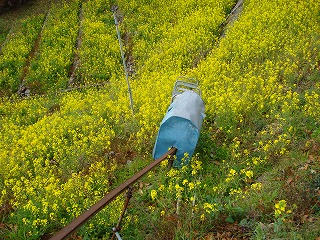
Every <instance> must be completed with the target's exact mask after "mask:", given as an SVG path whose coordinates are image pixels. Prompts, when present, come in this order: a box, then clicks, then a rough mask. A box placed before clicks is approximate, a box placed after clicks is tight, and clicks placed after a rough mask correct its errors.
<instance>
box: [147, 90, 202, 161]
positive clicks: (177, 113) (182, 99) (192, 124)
mask: <svg viewBox="0 0 320 240" xmlns="http://www.w3.org/2000/svg"><path fill="white" fill-rule="evenodd" d="M204 110H205V109H204V103H203V100H202V98H201V97H200V96H199V94H198V93H196V92H194V91H191V90H185V91H184V92H182V93H180V94H178V95H176V96H174V98H173V101H172V103H171V105H170V106H169V108H168V110H167V113H166V115H165V117H164V118H163V120H162V122H161V124H160V129H159V132H158V136H157V139H156V143H155V146H154V149H153V157H154V159H157V158H159V157H160V156H162V155H163V154H164V153H166V152H167V151H168V149H169V148H171V147H176V148H177V149H178V150H177V152H176V160H175V161H174V163H173V166H174V167H181V166H182V165H183V164H187V163H188V161H189V160H190V158H191V157H192V155H193V152H194V150H195V148H196V145H197V142H198V139H199V135H200V130H201V126H202V122H203V119H204V117H205V114H204ZM185 153H187V154H188V157H186V159H185V160H186V161H184V162H181V160H182V158H184V157H185Z"/></svg>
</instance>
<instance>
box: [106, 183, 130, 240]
mask: <svg viewBox="0 0 320 240" xmlns="http://www.w3.org/2000/svg"><path fill="white" fill-rule="evenodd" d="M132 190H133V188H132V186H129V187H128V191H127V194H126V195H127V196H126V201H125V203H124V206H123V209H122V212H121V215H120V217H119V221H118V224H117V226H116V227H114V228H113V229H112V230H113V235H112V238H111V240H114V239H115V237H117V239H118V240H121V237H120V234H119V232H120V230H121V222H122V219H123V216H124V214H125V212H126V210H127V207H128V204H129V201H130V199H131V197H132Z"/></svg>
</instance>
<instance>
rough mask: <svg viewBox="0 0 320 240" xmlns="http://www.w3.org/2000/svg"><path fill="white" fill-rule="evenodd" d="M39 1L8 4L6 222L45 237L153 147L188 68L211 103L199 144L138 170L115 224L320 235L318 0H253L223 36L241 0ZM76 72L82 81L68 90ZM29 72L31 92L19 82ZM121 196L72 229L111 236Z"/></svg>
mask: <svg viewBox="0 0 320 240" xmlns="http://www.w3.org/2000/svg"><path fill="white" fill-rule="evenodd" d="M34 2H35V5H34V8H33V10H32V9H31V14H27V15H28V16H25V15H24V14H26V13H22V14H21V15H20V18H19V20H18V21H16V22H15V24H13V25H11V23H12V20H10V18H9V15H5V14H3V15H0V21H2V20H3V21H2V22H3V23H5V21H8V22H6V23H8V25H7V26H6V27H5V29H3V30H2V31H0V34H1V35H0V41H1V42H0V43H1V46H2V48H1V53H0V93H1V96H2V98H1V103H0V129H1V131H0V138H1V141H0V149H1V150H0V186H1V189H2V190H1V192H0V206H1V210H0V215H1V224H0V237H1V238H4V239H41V238H43V239H46V238H47V237H48V236H51V235H53V234H54V233H55V232H56V231H57V230H59V229H60V228H61V227H63V226H64V225H66V224H67V223H68V222H70V221H71V220H72V219H73V218H75V217H76V216H78V215H79V214H81V213H82V212H83V211H85V209H88V208H89V207H90V206H91V205H93V204H94V203H96V202H97V201H98V200H99V199H101V198H102V197H103V196H104V194H106V193H107V192H109V191H110V190H112V189H113V188H115V187H116V186H117V185H119V184H120V183H122V182H123V181H124V180H126V179H127V178H128V177H130V176H132V175H133V174H134V173H136V172H137V171H138V170H140V169H141V168H142V167H144V166H146V165H147V164H148V163H150V162H151V161H152V156H151V152H152V148H153V144H154V141H155V138H156V134H157V131H158V127H159V124H160V122H161V119H162V118H163V116H164V114H165V111H166V109H167V107H168V105H169V102H170V96H171V90H172V87H173V84H174V82H175V79H176V78H177V77H178V76H181V75H186V76H193V77H196V78H197V79H198V80H199V82H200V87H201V89H202V92H203V99H204V102H205V105H206V115H207V116H206V118H205V121H204V124H203V127H202V130H201V136H200V139H199V142H198V145H197V148H196V153H195V155H194V156H193V158H192V160H191V163H190V164H189V165H187V166H185V167H183V168H182V169H171V170H167V169H166V166H164V165H163V166H161V167H159V168H157V169H156V170H154V171H152V172H151V173H150V174H149V175H148V176H147V177H145V178H143V179H142V180H141V181H140V182H139V184H136V185H135V186H134V190H135V191H134V197H133V199H132V200H131V204H130V206H129V209H128V211H127V213H126V217H125V221H124V223H123V228H122V230H121V236H122V237H123V238H124V239H222V238H225V239H317V237H319V236H320V228H319V226H320V224H319V223H320V218H319V214H320V212H319V210H320V206H319V201H320V195H319V187H320V183H319V182H320V175H319V170H320V166H319V161H320V155H319V149H320V130H319V124H320V122H319V120H320V81H319V79H320V73H319V72H320V55H319V52H320V51H319V50H320V16H319V12H320V5H319V3H318V1H317V0H309V1H299V0H294V1H292V0H290V1H289V0H272V1H270V0H268V1H267V0H244V2H243V10H242V12H241V14H240V15H239V17H238V19H237V20H236V21H234V22H232V23H231V24H230V25H228V26H227V28H226V31H225V33H224V35H225V36H224V37H223V38H221V37H220V36H221V34H222V31H223V29H222V26H223V24H224V22H225V20H226V18H227V16H228V14H229V13H230V11H231V9H232V8H233V6H235V4H236V2H235V1H233V0H219V1H217V0H214V1H213V0H212V1H211V0H210V1H205V2H202V3H199V1H195V0H184V1H181V0H175V1H167V0H161V1H148V0H143V1H133V0H132V1H123V0H117V1H109V0H92V1H81V0H72V1H53V2H52V5H46V6H45V7H43V9H40V8H38V7H37V8H36V6H39V5H38V4H39V3H41V2H42V1H40V0H39V1H34ZM40 5H41V4H40ZM112 5H117V6H118V9H119V13H118V14H119V16H118V17H119V18H120V30H121V33H122V34H121V35H122V38H123V42H124V45H125V50H126V57H127V62H128V64H130V66H131V72H130V81H131V87H132V92H133V99H134V116H133V115H132V112H131V110H130V107H129V99H128V91H127V86H126V82H125V79H124V78H125V74H124V73H123V68H122V66H121V55H120V52H119V47H118V42H117V35H116V30H115V25H114V21H113V16H112V12H111V11H110V7H111V6H112ZM28 11H30V9H29V10H28ZM32 11H34V12H32ZM39 12H40V14H39ZM8 19H9V20H8ZM0 26H1V24H0ZM8 26H10V28H11V30H9V29H10V28H9V27H8ZM79 41H80V44H79ZM35 49H36V50H35ZM32 52H33V53H32ZM75 56H77V57H75ZM76 59H77V61H79V65H78V67H77V69H73V68H72V65H73V62H74V61H75V60H76ZM73 71H74V72H73ZM71 75H74V76H76V77H75V80H74V83H73V86H76V87H78V88H77V90H73V91H65V90H66V89H67V88H68V87H70V86H68V82H69V79H70V76H71ZM22 76H24V78H23V79H22ZM22 83H23V84H24V86H25V87H26V88H28V89H30V90H31V97H24V98H21V96H18V95H17V94H16V92H17V91H18V89H19V86H20V87H21V84H22ZM88 85H94V87H85V86H88ZM37 94H41V95H37ZM123 201H124V198H123V197H122V196H121V197H119V198H117V200H115V201H114V202H113V203H112V204H111V205H110V206H108V207H106V208H105V209H104V210H103V211H102V212H101V213H99V214H98V215H97V216H95V217H94V218H93V219H92V220H91V221H90V222H89V223H87V224H86V225H84V226H83V227H82V228H81V229H80V230H79V231H78V232H77V234H76V235H75V236H74V238H77V237H79V238H83V239H88V238H89V239H108V238H110V234H111V231H110V229H111V228H112V227H113V226H115V225H116V222H117V220H118V217H119V215H120V212H121V209H122V204H123Z"/></svg>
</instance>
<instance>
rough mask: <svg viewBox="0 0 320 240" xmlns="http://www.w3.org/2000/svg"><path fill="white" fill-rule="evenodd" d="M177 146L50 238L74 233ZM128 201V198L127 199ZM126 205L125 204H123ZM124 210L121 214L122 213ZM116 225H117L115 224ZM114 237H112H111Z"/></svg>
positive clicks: (174, 151) (55, 239)
mask: <svg viewBox="0 0 320 240" xmlns="http://www.w3.org/2000/svg"><path fill="white" fill-rule="evenodd" d="M176 151H177V148H175V147H172V148H171V149H170V150H169V151H168V152H166V153H165V154H163V155H162V156H161V157H160V158H158V159H156V160H155V161H153V162H152V163H151V164H150V165H148V166H147V167H145V168H144V169H142V170H140V171H139V172H138V173H136V174H135V175H134V176H132V177H131V178H129V179H128V180H126V181H125V182H124V183H122V184H121V185H120V186H118V187H117V188H115V189H114V190H112V191H111V192H109V193H108V194H106V195H105V196H104V197H103V198H102V199H101V200H100V201H99V202H97V203H96V204H95V205H93V206H92V207H91V208H90V209H88V210H87V211H85V212H84V213H82V214H81V215H80V216H78V217H77V218H75V219H74V220H72V221H71V222H70V223H69V224H68V225H67V226H65V227H64V228H62V229H61V230H60V231H59V232H57V233H56V234H55V235H54V236H52V237H51V238H50V240H61V239H67V237H68V236H70V235H71V234H72V233H74V232H75V231H76V230H77V229H78V228H79V227H80V226H82V225H83V224H84V223H86V222H87V221H88V220H89V219H90V218H91V217H93V216H94V215H95V214H97V213H98V212H99V211H100V210H102V209H103V208H104V207H105V206H106V205H107V204H108V203H110V202H111V201H112V200H114V199H115V198H116V197H117V196H118V195H119V194H121V193H122V192H123V191H125V190H126V189H130V187H131V185H132V184H134V183H135V182H136V181H138V180H139V179H140V178H141V177H143V176H144V175H145V174H146V173H148V172H149V171H150V170H152V169H153V168H154V167H156V166H157V165H158V164H159V163H161V162H162V161H163V160H165V159H167V158H168V157H169V156H173V155H175V153H176ZM127 201H128V200H127ZM127 201H126V202H127ZM125 205H127V204H125ZM123 214H124V212H123V213H122V214H121V215H123ZM117 227H118V226H117ZM113 238H114V237H113Z"/></svg>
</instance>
